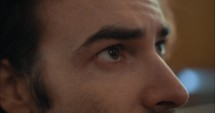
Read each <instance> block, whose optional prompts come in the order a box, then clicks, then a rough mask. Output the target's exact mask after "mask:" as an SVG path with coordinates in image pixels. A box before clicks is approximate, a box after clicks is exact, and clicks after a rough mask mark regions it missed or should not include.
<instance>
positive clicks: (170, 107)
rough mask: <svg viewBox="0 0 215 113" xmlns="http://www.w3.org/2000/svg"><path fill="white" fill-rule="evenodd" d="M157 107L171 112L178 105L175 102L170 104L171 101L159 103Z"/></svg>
mask: <svg viewBox="0 0 215 113" xmlns="http://www.w3.org/2000/svg"><path fill="white" fill-rule="evenodd" d="M156 106H159V107H162V108H163V109H166V110H169V109H172V108H175V107H177V104H176V103H174V102H170V101H162V102H159V103H157V104H156Z"/></svg>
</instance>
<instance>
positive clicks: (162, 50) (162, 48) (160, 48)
mask: <svg viewBox="0 0 215 113" xmlns="http://www.w3.org/2000/svg"><path fill="white" fill-rule="evenodd" d="M155 48H156V51H157V53H158V54H159V55H160V56H162V57H163V56H164V55H165V54H166V41H165V40H161V41H158V42H156V44H155Z"/></svg>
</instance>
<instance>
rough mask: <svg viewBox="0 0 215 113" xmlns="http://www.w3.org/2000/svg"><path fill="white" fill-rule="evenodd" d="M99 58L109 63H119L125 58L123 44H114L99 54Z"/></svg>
mask: <svg viewBox="0 0 215 113" xmlns="http://www.w3.org/2000/svg"><path fill="white" fill-rule="evenodd" d="M97 58H98V60H100V61H102V62H107V63H117V62H120V61H121V60H122V59H123V55H122V46H120V45H113V46H110V47H107V48H106V49H104V50H102V51H101V52H99V53H98V54H97Z"/></svg>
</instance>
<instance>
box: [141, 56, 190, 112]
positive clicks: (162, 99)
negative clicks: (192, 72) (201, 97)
mask: <svg viewBox="0 0 215 113" xmlns="http://www.w3.org/2000/svg"><path fill="white" fill-rule="evenodd" d="M150 64H151V66H150V67H148V69H147V70H148V72H149V73H150V77H148V79H149V80H148V81H149V82H147V83H148V84H147V87H145V91H144V92H143V94H142V98H143V99H142V101H143V103H144V106H145V107H147V108H148V109H149V110H151V111H152V112H153V113H154V112H155V113H157V112H159V113H160V112H162V113H163V112H166V111H169V110H170V109H173V108H175V107H179V106H182V105H184V104H185V103H186V102H187V100H188V98H189V95H188V93H187V91H186V90H185V88H184V87H183V85H182V84H181V83H180V81H179V80H178V79H177V77H176V75H175V74H174V73H173V72H172V70H171V69H170V68H169V67H168V66H167V64H166V63H165V62H164V61H163V60H162V59H161V58H156V60H152V62H150Z"/></svg>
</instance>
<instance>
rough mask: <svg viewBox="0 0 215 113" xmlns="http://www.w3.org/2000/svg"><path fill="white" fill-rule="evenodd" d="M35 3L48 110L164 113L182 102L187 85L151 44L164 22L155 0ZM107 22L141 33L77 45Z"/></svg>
mask: <svg viewBox="0 0 215 113" xmlns="http://www.w3.org/2000/svg"><path fill="white" fill-rule="evenodd" d="M39 9H40V18H41V21H42V22H43V24H44V32H43V35H42V38H41V41H40V44H39V47H38V55H39V62H40V65H41V66H42V67H43V68H42V76H43V77H42V78H43V82H44V85H45V86H46V88H47V89H48V93H49V95H50V98H51V99H52V101H53V106H52V108H51V109H50V110H48V111H47V112H48V113H163V112H166V111H168V110H170V109H172V108H174V107H178V106H181V105H184V104H185V103H186V101H187V99H188V94H187V92H186V90H185V89H184V88H183V86H182V85H181V83H180V82H179V81H178V79H177V78H176V76H175V75H174V73H173V72H172V71H171V69H170V68H169V67H168V66H167V65H166V63H165V62H164V60H163V59H162V57H161V56H160V55H159V53H158V52H157V51H156V49H155V44H156V43H157V42H158V41H159V40H166V39H165V37H162V36H160V32H161V29H162V28H163V26H166V24H167V23H166V21H165V19H164V18H163V16H162V13H161V11H160V9H159V5H158V3H157V1H156V0H45V1H44V2H42V3H41V4H40V6H39ZM106 26H112V28H123V29H128V30H134V29H138V30H142V31H143V34H142V35H138V38H133V39H132V38H131V39H129V40H124V39H120V40H118V39H112V38H110V39H101V40H98V41H94V42H92V43H90V44H87V45H85V46H82V45H83V44H85V42H86V41H87V40H88V39H89V37H91V36H93V35H94V34H95V33H96V32H98V31H99V30H101V29H102V28H105V27H106ZM113 45H123V49H120V53H119V57H117V58H116V59H113V58H112V57H110V55H109V54H107V51H106V48H108V47H110V46H113ZM29 100H31V99H29ZM26 103H27V102H26ZM28 111H31V112H35V113H36V112H38V111H37V110H36V109H34V107H29V106H28V110H26V111H24V112H23V111H22V113H27V112H28ZM16 112H17V111H16ZM11 113H13V112H11ZM14 113H15V112H14ZM20 113H21V112H20Z"/></svg>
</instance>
